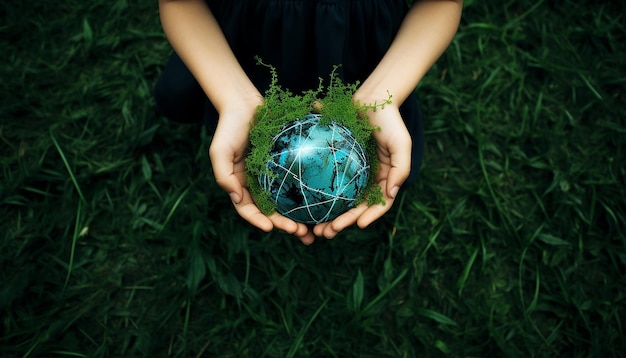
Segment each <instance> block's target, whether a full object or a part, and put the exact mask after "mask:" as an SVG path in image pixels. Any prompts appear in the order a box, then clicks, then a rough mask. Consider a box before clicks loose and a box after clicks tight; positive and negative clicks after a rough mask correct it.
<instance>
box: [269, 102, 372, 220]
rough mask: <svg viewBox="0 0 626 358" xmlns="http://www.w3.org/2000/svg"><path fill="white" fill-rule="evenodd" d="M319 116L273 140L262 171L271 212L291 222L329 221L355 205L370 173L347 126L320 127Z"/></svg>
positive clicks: (362, 150) (292, 126)
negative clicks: (274, 211) (276, 212)
mask: <svg viewBox="0 0 626 358" xmlns="http://www.w3.org/2000/svg"><path fill="white" fill-rule="evenodd" d="M319 117H320V116H319V115H316V114H310V115H308V116H306V118H305V119H302V120H296V121H294V122H291V123H289V124H288V125H286V126H285V127H284V128H283V129H282V130H281V131H280V133H278V134H277V135H276V136H275V137H274V139H273V142H274V146H273V148H272V150H271V152H270V156H271V158H272V159H271V161H269V162H268V163H267V167H268V168H269V170H270V171H271V172H272V173H273V175H267V174H266V173H263V174H261V175H259V183H260V185H261V187H262V188H263V190H265V191H266V192H267V193H268V194H269V195H270V198H271V200H272V201H273V202H274V203H275V204H276V206H277V208H276V210H277V211H278V212H279V213H280V214H282V215H284V216H286V217H288V218H291V219H292V220H294V221H297V222H301V223H306V224H317V223H322V222H326V221H331V220H333V219H334V218H336V217H337V216H339V215H341V214H342V213H344V212H346V211H347V210H348V209H350V208H351V207H353V206H354V204H355V201H356V199H357V198H358V197H359V195H360V193H361V191H362V190H363V188H365V187H366V185H367V179H368V176H369V171H370V164H369V158H368V157H367V152H366V150H365V148H364V147H363V146H362V145H361V144H360V143H358V142H357V140H356V139H355V138H354V136H353V135H352V132H350V130H348V129H347V128H346V127H344V126H342V125H340V124H338V123H336V122H334V121H333V122H331V124H330V125H320V119H319Z"/></svg>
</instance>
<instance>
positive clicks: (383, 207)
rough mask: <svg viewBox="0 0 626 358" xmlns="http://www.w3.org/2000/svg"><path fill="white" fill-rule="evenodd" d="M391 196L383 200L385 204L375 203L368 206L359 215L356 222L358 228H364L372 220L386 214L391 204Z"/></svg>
mask: <svg viewBox="0 0 626 358" xmlns="http://www.w3.org/2000/svg"><path fill="white" fill-rule="evenodd" d="M393 200H394V199H392V198H387V200H385V204H375V205H372V206H370V207H368V208H367V209H366V210H365V211H364V212H363V213H362V214H361V216H359V218H358V220H357V222H356V224H357V226H358V227H359V228H361V229H365V228H366V227H368V226H369V225H370V224H371V223H373V222H374V221H376V220H378V219H380V217H381V216H383V215H384V214H386V213H387V212H388V211H389V210H390V209H391V207H392V205H393Z"/></svg>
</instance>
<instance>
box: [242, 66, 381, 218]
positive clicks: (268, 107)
mask: <svg viewBox="0 0 626 358" xmlns="http://www.w3.org/2000/svg"><path fill="white" fill-rule="evenodd" d="M258 64H259V65H263V66H266V67H268V68H269V70H270V71H271V74H272V80H271V83H270V87H269V89H268V90H267V91H266V92H265V95H264V103H263V105H261V106H259V107H258V108H257V111H256V115H255V121H254V122H253V123H251V125H252V129H251V131H250V148H249V152H248V157H247V158H246V169H247V172H248V186H249V188H250V192H251V194H252V196H253V197H254V198H255V200H256V202H257V206H258V207H259V209H260V210H261V211H262V212H263V213H264V214H271V213H272V212H273V211H274V210H275V209H276V206H275V204H274V203H273V202H272V200H271V199H270V197H269V195H268V194H267V193H266V192H265V191H264V190H263V189H262V188H261V186H260V184H259V182H258V179H257V178H258V176H259V175H260V174H262V173H267V174H268V175H273V173H272V172H271V171H270V170H269V169H268V168H267V165H266V164H267V163H268V162H269V161H270V160H271V157H270V154H269V153H270V151H271V150H272V145H273V143H272V139H273V138H274V136H275V135H276V134H277V133H278V132H279V131H280V130H281V128H283V127H284V126H285V125H286V124H288V123H289V122H292V121H294V120H298V119H303V118H304V117H305V116H306V115H307V114H309V113H319V114H321V115H322V116H321V118H320V122H321V124H322V125H326V124H330V122H331V121H332V120H334V121H336V122H337V123H339V124H341V125H343V126H345V127H346V128H348V129H350V131H352V134H353V135H354V137H355V138H356V140H357V141H358V142H359V143H361V145H363V146H364V147H365V148H366V149H367V152H368V155H369V157H370V175H369V182H368V185H367V187H366V188H365V189H364V190H363V191H362V193H361V195H360V197H359V198H358V199H357V203H362V202H367V203H368V205H373V204H378V203H382V204H384V200H383V195H382V191H381V189H380V186H379V185H378V184H377V183H376V182H375V181H374V178H375V174H376V171H377V170H378V156H377V154H376V141H375V139H374V137H373V136H372V132H373V131H374V130H378V128H376V127H372V126H370V125H369V122H368V117H367V115H366V112H367V111H368V110H376V109H377V108H382V107H384V105H385V104H388V103H391V95H390V96H389V98H388V99H387V100H386V101H385V102H383V103H380V104H379V103H374V104H365V105H363V104H361V103H355V102H354V101H353V99H352V97H353V95H354V92H355V91H356V89H357V87H358V85H359V83H358V82H357V83H354V84H345V83H343V81H342V80H341V79H340V78H339V77H337V76H336V69H337V67H335V69H334V70H333V72H332V73H331V75H330V82H329V85H328V86H327V88H326V90H324V85H323V81H322V80H321V79H320V83H319V86H318V87H317V88H316V89H312V90H308V91H305V92H303V93H302V94H294V93H292V92H290V91H289V90H286V89H283V88H282V87H281V86H280V85H279V84H278V75H277V73H276V69H275V68H274V67H273V66H271V65H268V64H265V63H263V62H262V61H261V60H260V59H258Z"/></svg>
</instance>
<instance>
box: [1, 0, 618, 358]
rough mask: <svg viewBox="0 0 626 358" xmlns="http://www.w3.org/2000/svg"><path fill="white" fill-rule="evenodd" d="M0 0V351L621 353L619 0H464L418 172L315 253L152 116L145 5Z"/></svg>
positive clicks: (194, 136)
mask: <svg viewBox="0 0 626 358" xmlns="http://www.w3.org/2000/svg"><path fill="white" fill-rule="evenodd" d="M1 6H2V11H3V13H4V14H5V16H4V17H3V19H2V20H1V22H0V49H1V50H2V53H3V54H4V56H3V59H2V66H0V71H1V72H0V77H1V78H2V81H1V82H0V93H1V95H0V101H1V102H0V108H1V112H0V116H1V117H0V120H1V123H0V141H1V143H2V144H0V151H1V153H2V155H1V157H0V160H1V163H2V164H1V165H2V166H1V167H2V180H1V182H0V200H1V205H0V217H1V218H2V219H1V220H0V225H1V228H0V232H2V233H3V239H2V241H0V265H1V266H0V267H1V270H0V283H1V284H0V310H1V311H0V312H1V314H0V317H2V323H1V324H2V328H1V329H0V355H1V356H6V357H128V356H150V357H202V356H206V357H241V356H251V357H308V356H314V357H428V356H432V357H439V356H451V357H475V356H506V357H527V356H539V357H545V356H555V357H557V356H558V357H560V356H569V357H605V356H608V357H618V356H622V355H623V354H624V353H623V352H626V338H624V337H625V336H626V332H625V327H624V326H625V325H626V312H625V310H626V279H624V277H626V239H625V234H626V232H625V231H626V228H625V225H624V222H625V221H626V209H625V208H626V203H625V201H626V199H625V198H626V190H625V189H624V182H625V180H624V179H625V177H626V175H625V174H626V167H625V166H624V160H625V158H626V153H624V151H625V149H626V146H625V143H626V106H625V103H626V100H625V96H626V94H625V92H624V88H625V84H626V72H625V71H624V68H626V60H625V59H624V54H625V53H626V45H625V44H626V18H625V16H624V13H625V12H624V10H625V9H624V5H623V3H622V2H618V1H615V2H606V3H593V4H592V3H589V4H578V3H576V2H573V1H567V2H566V3H563V4H559V5H558V6H557V5H554V4H552V3H550V2H547V1H539V2H530V1H516V2H513V1H507V2H477V1H466V8H465V14H464V18H463V21H462V25H461V29H460V31H459V34H458V36H457V37H456V39H455V41H454V42H453V44H452V45H451V46H450V48H449V49H448V51H447V52H446V53H445V55H444V56H443V57H442V58H441V59H440V61H438V62H437V64H436V65H435V66H434V67H433V69H432V70H431V71H430V72H429V74H428V75H427V77H426V78H425V79H424V81H423V82H422V83H421V84H420V86H419V88H418V89H417V91H418V92H419V94H420V96H421V98H422V102H423V106H424V111H425V112H426V115H427V154H426V160H425V164H424V167H423V169H422V172H421V180H420V181H419V182H418V183H417V184H416V185H415V186H414V187H412V188H411V189H409V190H408V191H406V192H405V193H404V194H403V196H402V198H401V200H399V201H398V202H397V203H396V204H395V207H394V208H393V209H392V210H391V211H390V212H389V213H388V214H387V215H386V216H385V217H384V218H382V219H381V220H379V221H378V222H377V223H375V224H373V225H372V226H371V227H370V228H368V229H367V230H358V229H355V228H352V229H349V230H347V231H345V232H344V233H342V234H341V235H339V236H338V237H337V238H336V239H334V240H332V241H326V240H320V241H317V242H316V243H315V244H314V245H313V246H311V247H305V246H303V245H301V244H299V243H298V242H297V240H295V239H293V238H291V237H288V236H286V235H284V234H281V233H275V232H274V233H269V234H265V233H262V232H259V231H257V230H255V229H253V228H251V227H250V226H249V225H248V224H246V223H244V222H243V221H242V220H241V219H240V218H239V217H238V216H237V215H236V213H235V212H234V210H232V209H231V206H230V204H229V200H228V198H227V195H225V194H224V193H223V192H222V191H221V190H219V189H218V188H217V186H216V184H215V182H214V180H213V178H212V176H211V168H210V163H209V161H208V158H207V156H206V150H207V146H208V143H209V141H210V137H209V136H208V135H207V134H205V133H202V134H198V133H201V132H202V131H201V130H200V128H199V127H195V126H179V125H175V124H173V123H168V122H167V121H166V120H164V119H162V118H160V117H159V116H158V114H157V113H156V112H155V109H154V103H153V100H152V97H151V88H152V85H153V83H154V81H155V79H156V77H157V76H158V73H159V71H160V69H161V66H162V65H163V63H164V61H165V58H166V57H167V55H168V53H169V51H170V49H169V46H168V44H167V42H166V40H165V38H164V36H163V34H162V31H161V29H160V26H159V22H158V14H157V8H156V4H155V3H154V2H152V1H140V2H132V3H131V2H127V1H125V0H117V1H111V2H97V1H96V2H81V1H76V0H64V1H61V2H57V3H54V4H53V3H45V2H34V3H32V2H31V3H28V5H26V3H24V2H17V1H9V2H4V3H3V5H1Z"/></svg>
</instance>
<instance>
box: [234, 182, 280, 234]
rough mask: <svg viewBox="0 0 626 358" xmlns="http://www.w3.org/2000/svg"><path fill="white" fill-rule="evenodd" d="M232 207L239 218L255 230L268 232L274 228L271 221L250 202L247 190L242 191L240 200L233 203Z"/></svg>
mask: <svg viewBox="0 0 626 358" xmlns="http://www.w3.org/2000/svg"><path fill="white" fill-rule="evenodd" d="M233 205H234V206H235V210H237V213H238V214H239V216H241V217H242V218H243V219H244V220H246V221H247V222H249V223H250V224H252V225H254V226H256V227H257V228H259V229H261V230H263V231H265V232H270V231H272V229H273V228H274V223H273V222H272V220H270V219H269V218H268V217H267V216H265V215H264V214H263V213H262V212H261V211H260V210H259V208H258V207H257V206H256V205H255V204H254V201H252V196H251V195H250V193H249V192H248V191H247V190H244V191H243V198H242V200H241V201H240V202H239V203H238V204H237V203H234V202H233Z"/></svg>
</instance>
